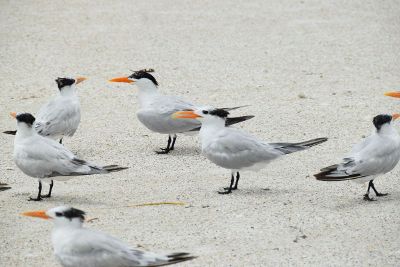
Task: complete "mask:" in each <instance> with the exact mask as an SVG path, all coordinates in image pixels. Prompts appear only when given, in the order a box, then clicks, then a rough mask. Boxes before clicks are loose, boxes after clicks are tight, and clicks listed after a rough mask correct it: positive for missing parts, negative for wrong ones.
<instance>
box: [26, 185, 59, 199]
mask: <svg viewBox="0 0 400 267" xmlns="http://www.w3.org/2000/svg"><path fill="white" fill-rule="evenodd" d="M53 185H54V182H53V180H51V183H50V189H49V193H48V194H47V195H44V196H42V182H41V181H40V180H39V192H38V195H37V197H36V198H29V201H41V200H42V199H43V198H44V197H46V198H47V197H51V190H53Z"/></svg>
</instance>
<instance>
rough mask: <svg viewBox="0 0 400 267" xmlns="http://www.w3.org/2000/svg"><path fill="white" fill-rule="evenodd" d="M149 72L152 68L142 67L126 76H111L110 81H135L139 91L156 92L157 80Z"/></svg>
mask: <svg viewBox="0 0 400 267" xmlns="http://www.w3.org/2000/svg"><path fill="white" fill-rule="evenodd" d="M150 72H154V70H153V69H144V70H139V71H135V72H134V73H132V74H131V75H130V76H128V77H119V78H113V79H111V80H110V82H123V83H135V84H136V85H137V86H138V88H139V91H140V92H156V91H157V86H158V82H157V80H156V78H154V76H153V75H151V74H150Z"/></svg>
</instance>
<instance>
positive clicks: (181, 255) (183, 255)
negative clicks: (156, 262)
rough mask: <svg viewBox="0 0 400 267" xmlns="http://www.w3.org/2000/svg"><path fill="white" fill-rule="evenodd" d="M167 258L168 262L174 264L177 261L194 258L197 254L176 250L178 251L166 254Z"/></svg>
mask: <svg viewBox="0 0 400 267" xmlns="http://www.w3.org/2000/svg"><path fill="white" fill-rule="evenodd" d="M167 257H168V258H170V259H169V260H168V264H174V263H178V262H183V261H190V260H194V259H196V258H197V256H193V255H190V254H189V253H186V252H178V253H172V254H169V255H167Z"/></svg>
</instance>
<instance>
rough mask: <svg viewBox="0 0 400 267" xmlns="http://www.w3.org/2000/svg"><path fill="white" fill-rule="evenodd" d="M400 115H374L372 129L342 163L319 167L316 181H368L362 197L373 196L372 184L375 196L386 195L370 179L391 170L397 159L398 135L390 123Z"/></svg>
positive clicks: (398, 148)
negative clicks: (371, 191)
mask: <svg viewBox="0 0 400 267" xmlns="http://www.w3.org/2000/svg"><path fill="white" fill-rule="evenodd" d="M399 117H400V114H393V115H392V116H391V115H378V116H375V117H374V119H373V124H374V126H375V131H374V133H373V134H372V135H370V136H368V137H367V138H365V139H363V140H362V141H361V142H360V143H358V144H356V145H355V146H354V147H353V150H352V151H351V152H350V154H349V155H347V156H346V157H344V158H343V160H342V163H340V164H335V165H332V166H329V167H326V168H323V169H321V172H320V173H318V174H315V175H314V176H315V178H316V179H317V180H319V181H347V180H353V181H355V182H359V183H365V182H369V183H368V189H367V193H366V194H365V195H364V200H368V201H371V200H374V199H372V198H370V196H369V191H370V189H371V188H372V189H373V190H374V192H375V194H376V196H378V197H381V196H386V195H387V194H383V193H379V192H378V191H377V190H376V188H375V186H374V183H373V181H374V179H376V178H377V177H378V176H379V175H381V174H385V173H387V172H390V171H391V170H393V168H394V167H395V166H396V165H397V163H398V162H399V160H400V136H399V134H398V133H397V131H396V130H395V129H394V128H393V126H392V124H391V122H392V121H394V120H396V119H397V118H399Z"/></svg>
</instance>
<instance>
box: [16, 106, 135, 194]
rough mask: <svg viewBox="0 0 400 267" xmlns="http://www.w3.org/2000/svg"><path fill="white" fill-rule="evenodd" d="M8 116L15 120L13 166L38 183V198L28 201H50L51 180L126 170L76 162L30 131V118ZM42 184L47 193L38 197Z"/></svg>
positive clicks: (82, 161)
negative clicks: (36, 179) (48, 185)
mask: <svg viewBox="0 0 400 267" xmlns="http://www.w3.org/2000/svg"><path fill="white" fill-rule="evenodd" d="M11 116H13V117H14V118H16V119H17V134H16V136H15V140H14V154H13V158H14V162H15V164H16V165H17V166H18V168H19V169H20V170H21V171H22V172H23V173H25V174H26V175H28V176H31V177H34V178H38V179H39V193H38V195H37V198H30V200H34V201H39V200H42V198H43V197H51V191H52V189H53V180H58V181H65V180H69V179H70V178H72V176H80V175H90V174H99V173H109V172H114V171H120V170H124V169H127V167H120V166H118V165H108V166H97V165H94V164H91V163H89V162H86V161H84V160H82V159H79V158H77V157H76V156H75V155H74V154H73V153H72V152H71V151H69V150H68V149H66V148H65V147H64V146H63V145H61V144H59V143H58V142H57V141H54V140H53V139H50V138H45V137H43V136H41V135H39V134H38V133H37V132H36V131H35V129H34V128H33V125H34V123H35V117H33V116H32V115H31V114H29V113H20V114H16V113H15V112H12V113H11ZM42 181H45V182H49V183H50V189H49V193H48V194H47V195H45V196H42V195H41V192H42Z"/></svg>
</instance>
